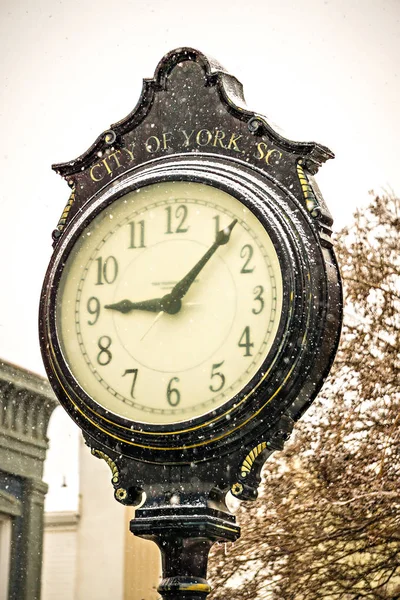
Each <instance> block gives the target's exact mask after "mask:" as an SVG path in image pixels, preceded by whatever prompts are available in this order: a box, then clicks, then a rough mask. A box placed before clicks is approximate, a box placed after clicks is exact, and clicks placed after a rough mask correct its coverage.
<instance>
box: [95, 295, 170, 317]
mask: <svg viewBox="0 0 400 600" xmlns="http://www.w3.org/2000/svg"><path fill="white" fill-rule="evenodd" d="M104 308H109V309H110V310H117V311H118V312H121V313H129V312H131V311H132V310H147V311H149V312H160V310H162V300H161V298H153V299H152V300H142V301H141V302H131V301H130V300H121V301H120V302H116V303H115V304H106V305H105V306H104Z"/></svg>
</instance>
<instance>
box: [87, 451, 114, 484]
mask: <svg viewBox="0 0 400 600" xmlns="http://www.w3.org/2000/svg"><path fill="white" fill-rule="evenodd" d="M92 454H93V456H97V457H98V458H102V459H103V460H105V461H106V463H107V464H108V466H109V467H110V469H111V472H112V479H111V481H112V483H118V482H119V471H118V467H117V465H116V464H115V462H114V461H113V460H111V458H110V457H109V456H107V454H105V453H104V452H102V451H101V450H96V449H95V448H92Z"/></svg>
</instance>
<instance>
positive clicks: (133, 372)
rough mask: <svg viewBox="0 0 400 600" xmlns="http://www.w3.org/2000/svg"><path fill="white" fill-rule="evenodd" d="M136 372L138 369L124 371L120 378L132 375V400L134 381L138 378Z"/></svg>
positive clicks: (132, 396)
mask: <svg viewBox="0 0 400 600" xmlns="http://www.w3.org/2000/svg"><path fill="white" fill-rule="evenodd" d="M138 371H139V369H126V371H125V373H123V374H122V377H125V375H130V374H133V381H132V385H131V398H133V399H135V396H134V395H133V392H134V391H135V384H136V379H137V376H138Z"/></svg>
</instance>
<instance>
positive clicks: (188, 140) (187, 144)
mask: <svg viewBox="0 0 400 600" xmlns="http://www.w3.org/2000/svg"><path fill="white" fill-rule="evenodd" d="M181 131H182V133H183V135H184V136H185V142H184V144H183V145H184V146H189V142H190V138H191V137H192V135H193V134H194V129H192V131H191V132H190V134H189V135H188V134H187V133H186V131H185V130H184V129H181Z"/></svg>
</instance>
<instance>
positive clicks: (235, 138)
mask: <svg viewBox="0 0 400 600" xmlns="http://www.w3.org/2000/svg"><path fill="white" fill-rule="evenodd" d="M241 137H243V136H241V135H236V134H234V133H232V135H231V139H230V140H229V144H228V146H227V148H228V150H234V151H235V152H240V148H239V146H238V145H237V141H238V140H240V138H241ZM232 146H234V147H233V148H232Z"/></svg>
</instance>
